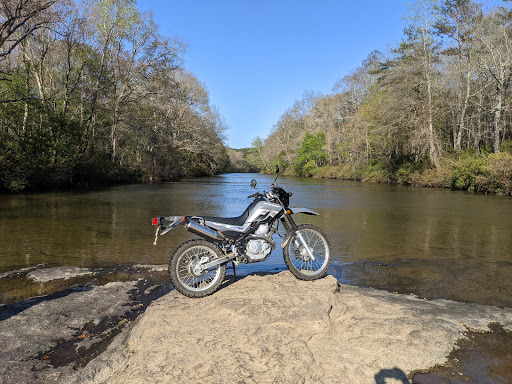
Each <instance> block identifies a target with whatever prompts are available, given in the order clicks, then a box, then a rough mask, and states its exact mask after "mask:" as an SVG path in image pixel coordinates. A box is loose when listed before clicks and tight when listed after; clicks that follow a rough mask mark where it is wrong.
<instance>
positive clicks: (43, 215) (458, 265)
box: [0, 174, 512, 307]
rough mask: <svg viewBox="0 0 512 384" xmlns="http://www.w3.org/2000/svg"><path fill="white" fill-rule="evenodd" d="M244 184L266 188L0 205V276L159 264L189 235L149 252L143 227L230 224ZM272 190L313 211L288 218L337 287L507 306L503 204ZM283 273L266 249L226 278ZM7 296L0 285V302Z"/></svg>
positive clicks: (458, 195)
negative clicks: (319, 250)
mask: <svg viewBox="0 0 512 384" xmlns="http://www.w3.org/2000/svg"><path fill="white" fill-rule="evenodd" d="M252 178H255V179H256V180H257V181H258V186H257V188H258V189H259V190H260V191H261V190H263V189H267V190H268V189H269V186H270V184H271V182H272V181H273V179H274V178H273V177H272V176H268V175H259V174H225V175H220V176H215V177H209V178H200V179H191V180H186V181H183V182H176V183H163V184H156V185H149V184H140V185H127V186H119V187H113V188H109V189H105V190H101V191H93V192H85V193H71V192H61V193H42V194H16V195H2V196H0V273H2V272H7V271H12V270H17V269H21V268H25V267H29V266H33V265H37V264H49V265H50V266H68V265H72V266H80V267H112V266H116V265H119V264H130V263H139V264H166V263H167V262H168V260H169V256H170V254H171V253H172V251H173V250H174V249H175V248H176V247H177V246H178V245H179V244H180V243H182V242H183V241H185V240H187V239H188V238H191V237H192V236H191V235H190V234H189V233H187V232H186V231H185V230H184V229H183V228H181V227H178V228H177V229H175V230H173V231H172V232H170V233H169V234H167V235H165V236H163V237H161V238H160V239H159V240H158V245H157V246H153V240H154V227H153V226H152V225H151V218H152V217H154V216H167V215H191V214H198V215H200V214H202V215H208V216H238V215H239V214H241V213H242V212H243V210H244V209H245V207H246V206H247V205H248V204H249V202H250V200H248V199H247V196H248V195H249V194H251V193H253V190H252V189H251V187H250V185H249V184H250V180H251V179H252ZM278 182H279V184H280V185H282V186H283V187H285V189H286V190H288V191H291V192H293V197H292V198H291V203H290V206H292V207H293V206H296V207H307V208H310V209H313V210H315V211H317V212H318V213H320V216H314V217H313V216H303V215H297V219H298V221H299V222H310V223H312V224H315V225H318V226H320V227H321V228H322V229H324V230H325V231H326V232H327V234H328V235H329V238H330V241H331V244H332V247H333V253H334V262H333V264H332V266H331V269H330V270H329V273H330V274H332V275H334V276H335V277H336V278H337V279H338V280H339V281H340V282H342V283H349V284H355V285H358V286H365V287H375V288H380V289H385V290H388V291H392V292H399V293H411V294H415V295H417V296H419V297H424V298H429V299H432V298H445V299H452V300H458V301H463V302H474V303H479V304H487V305H495V306H506V307H512V199H511V198H510V197H502V196H485V195H476V194H473V193H467V192H461V191H450V190H444V189H429V188H412V187H403V186H393V185H391V186H390V185H383V184H367V183H360V182H351V181H340V180H323V179H311V178H299V177H284V176H281V177H280V179H279V180H278ZM300 216H302V217H300ZM283 269H285V265H284V262H283V260H282V252H281V251H280V248H278V249H277V250H276V251H275V252H274V253H273V254H272V255H271V257H270V258H269V259H268V260H267V261H265V262H264V263H256V264H250V265H241V266H239V267H238V268H237V274H238V275H244V274H248V273H256V272H275V271H280V270H283ZM228 273H231V270H229V271H228ZM7 289H10V288H9V285H8V284H6V283H4V284H2V285H0V298H1V296H2V290H7Z"/></svg>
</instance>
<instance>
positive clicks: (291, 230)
mask: <svg viewBox="0 0 512 384" xmlns="http://www.w3.org/2000/svg"><path fill="white" fill-rule="evenodd" d="M281 222H282V223H283V225H284V227H285V229H286V233H287V234H289V235H288V236H287V237H286V239H285V240H283V244H282V246H281V248H284V247H286V246H288V243H289V242H290V241H292V237H293V236H292V235H293V234H295V235H296V236H297V238H298V239H299V241H300V242H301V244H302V246H303V247H304V249H305V250H306V253H307V254H308V256H309V258H310V259H311V260H312V261H315V255H314V254H313V251H312V250H311V248H310V247H309V245H308V243H307V242H306V240H305V239H304V237H303V236H302V233H300V232H298V227H297V224H296V223H295V221H294V220H293V218H292V216H291V215H289V214H288V213H285V214H284V216H283V217H282V218H281Z"/></svg>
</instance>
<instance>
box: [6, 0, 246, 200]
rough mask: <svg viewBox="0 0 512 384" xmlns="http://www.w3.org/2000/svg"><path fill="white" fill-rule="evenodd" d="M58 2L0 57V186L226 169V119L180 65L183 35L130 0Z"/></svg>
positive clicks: (156, 177) (159, 177)
mask: <svg viewBox="0 0 512 384" xmlns="http://www.w3.org/2000/svg"><path fill="white" fill-rule="evenodd" d="M28 3H30V2H28ZM61 3H62V4H61ZM61 3H59V8H58V12H59V14H55V15H51V16H55V18H52V19H51V20H52V22H51V23H49V24H48V25H47V24H46V23H42V24H41V27H40V28H39V29H37V30H36V31H34V32H33V33H31V34H30V35H27V36H26V37H25V40H24V42H26V44H19V45H18V46H17V48H16V49H14V50H13V51H12V53H11V55H10V56H9V57H4V58H3V59H2V61H0V74H1V76H0V190H2V191H3V190H7V191H13V192H17V191H22V190H41V189H44V188H48V187H50V188H53V187H75V186H79V187H89V186H98V185H107V184H110V183H124V182H135V181H163V180H164V181H165V180H175V179H178V178H180V177H188V176H200V175H212V174H215V173H219V172H222V171H225V170H226V166H227V164H228V154H227V152H226V149H225V148H224V144H223V142H222V139H223V134H222V132H223V130H224V129H225V124H224V123H223V120H222V117H221V116H220V115H219V114H218V112H217V111H216V109H215V107H213V106H211V105H210V101H209V98H208V92H207V91H206V89H205V88H204V85H203V84H202V83H201V82H200V81H199V80H198V79H196V78H195V77H194V76H193V75H192V74H190V73H188V72H186V71H185V70H184V69H183V68H182V67H181V57H180V55H181V54H182V52H183V45H182V44H181V43H180V42H179V41H172V40H169V39H164V38H162V37H161V36H160V35H159V33H158V29H157V27H156V25H155V24H154V22H153V20H152V17H151V15H150V14H148V13H141V12H139V10H138V8H137V2H136V1H135V0H91V1H88V2H86V3H84V4H82V5H85V6H87V7H88V9H87V11H86V12H78V10H77V9H76V8H75V7H77V6H79V5H77V4H75V3H74V2H61ZM53 11H57V9H56V8H52V9H50V10H48V12H49V13H51V12H53ZM35 16H37V15H35ZM42 41H44V50H41V49H39V47H40V45H41V42H42ZM27 47H32V48H31V49H26V48H27ZM35 47H37V48H35ZM253 157H254V156H253Z"/></svg>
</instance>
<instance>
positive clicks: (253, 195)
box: [247, 192, 265, 199]
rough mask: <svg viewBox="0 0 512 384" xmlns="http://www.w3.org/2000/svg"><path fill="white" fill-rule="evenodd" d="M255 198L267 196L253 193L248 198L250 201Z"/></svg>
mask: <svg viewBox="0 0 512 384" xmlns="http://www.w3.org/2000/svg"><path fill="white" fill-rule="evenodd" d="M253 197H265V195H264V194H263V193H260V192H256V193H253V194H252V195H249V196H247V198H248V199H251V198H253Z"/></svg>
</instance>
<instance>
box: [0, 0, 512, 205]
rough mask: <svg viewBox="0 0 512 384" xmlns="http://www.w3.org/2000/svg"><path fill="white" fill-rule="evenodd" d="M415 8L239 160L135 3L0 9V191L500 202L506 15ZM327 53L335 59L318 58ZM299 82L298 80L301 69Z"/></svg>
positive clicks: (511, 65) (497, 9)
mask: <svg viewBox="0 0 512 384" xmlns="http://www.w3.org/2000/svg"><path fill="white" fill-rule="evenodd" d="M498 4H499V5H496V6H494V7H484V6H483V5H481V4H479V3H478V2H476V1H473V0H415V1H414V2H412V3H411V4H410V5H409V12H408V14H407V15H405V16H404V17H405V20H406V23H407V27H406V28H405V29H404V32H403V38H402V41H401V42H400V43H399V44H397V45H396V46H392V47H390V48H389V49H388V50H387V51H386V52H380V51H373V52H369V53H368V57H367V58H366V59H365V60H364V61H363V62H362V63H361V65H360V66H359V67H358V68H356V69H355V70H353V71H352V72H351V73H348V74H340V76H342V77H341V78H340V79H339V81H337V82H336V83H335V84H334V85H333V88H332V92H331V93H330V94H328V95H325V94H319V93H314V92H312V91H305V92H304V94H303V95H302V96H300V98H299V99H298V100H297V101H296V102H295V103H294V104H293V105H291V106H290V107H289V108H288V109H287V110H285V111H283V113H282V115H281V116H280V118H279V119H278V121H277V122H276V123H275V124H274V126H273V128H272V131H271V133H270V135H269V136H268V137H266V138H262V137H255V138H254V139H253V140H252V146H251V148H245V149H240V150H237V149H232V148H228V147H227V146H226V145H225V140H226V137H225V132H226V129H227V123H226V122H225V121H224V119H223V117H222V116H221V114H220V113H219V111H218V110H217V108H216V107H215V106H213V105H212V104H211V102H210V99H209V94H208V91H207V88H206V85H205V84H203V83H202V82H201V81H200V80H199V79H198V78H196V77H195V76H194V75H193V74H192V73H190V72H189V71H187V70H186V65H185V63H184V60H183V57H184V52H185V50H186V46H185V44H184V43H183V42H182V41H180V40H178V39H173V38H170V37H165V36H162V35H160V34H159V32H158V26H157V25H156V24H155V22H154V21H153V18H152V15H151V13H145V12H141V11H140V10H139V9H138V8H137V4H136V1H135V0H0V22H1V23H2V24H1V25H0V190H1V191H11V192H18V191H27V190H28V191H30V190H32V191H38V190H43V189H45V188H70V187H71V188H74V187H79V188H83V187H94V186H101V185H108V184H111V183H129V182H158V181H168V180H177V179H180V178H186V177H194V176H203V175H213V174H218V173H222V172H232V171H242V172H255V171H256V172H257V171H261V172H272V170H273V169H274V167H275V165H276V164H279V166H280V168H281V169H282V170H283V171H284V172H285V173H286V174H290V175H299V176H313V177H326V178H340V179H353V180H362V181H371V182H387V183H401V184H407V185H417V186H433V187H447V188H456V189H464V190H469V191H476V192H486V193H487V192H489V193H496V194H503V195H510V194H512V128H511V119H512V118H511V105H512V97H511V79H512V1H511V0H502V1H501V2H499V3H498ZM333 49H335V48H333ZM313 70H314V69H313Z"/></svg>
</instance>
